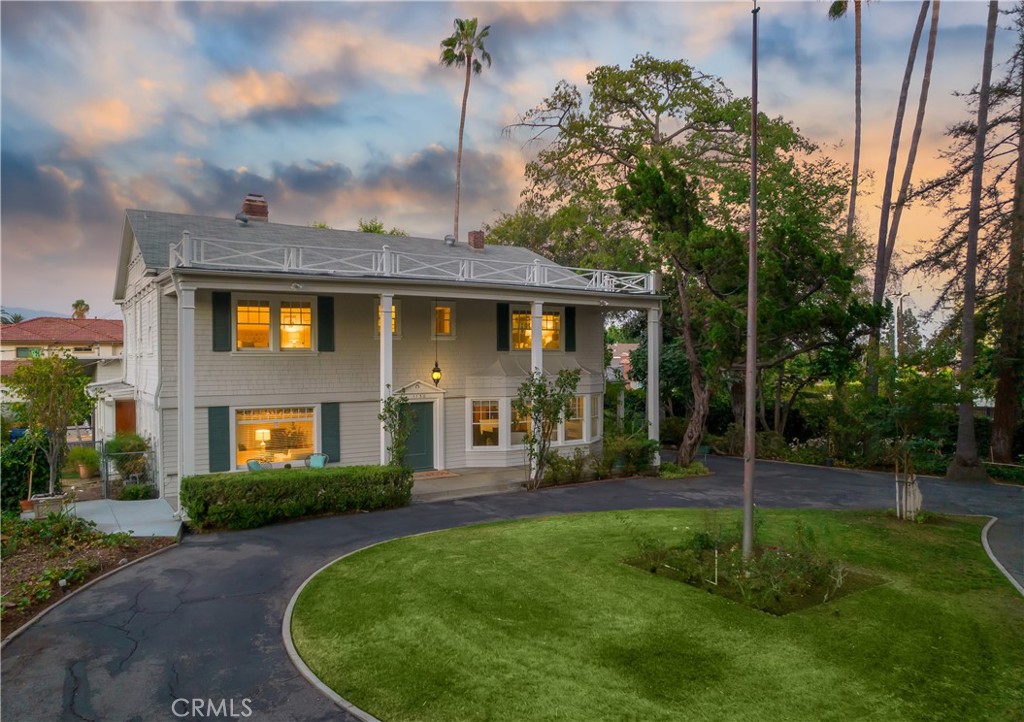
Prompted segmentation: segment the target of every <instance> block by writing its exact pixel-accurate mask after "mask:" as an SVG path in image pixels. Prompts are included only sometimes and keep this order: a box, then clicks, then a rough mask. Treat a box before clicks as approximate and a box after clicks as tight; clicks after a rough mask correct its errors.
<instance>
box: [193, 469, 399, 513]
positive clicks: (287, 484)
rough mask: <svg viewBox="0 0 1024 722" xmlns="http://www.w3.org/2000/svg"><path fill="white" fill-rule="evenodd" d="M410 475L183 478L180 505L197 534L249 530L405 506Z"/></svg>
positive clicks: (316, 472)
mask: <svg viewBox="0 0 1024 722" xmlns="http://www.w3.org/2000/svg"><path fill="white" fill-rule="evenodd" d="M411 497H412V472H411V471H409V470H408V469H404V468H401V467H397V466H333V467H327V468H324V469H269V470H266V471H249V472H238V473H220V474H203V475H199V476H189V477H186V478H185V479H183V480H182V482H181V505H182V506H183V507H184V508H185V509H187V510H188V515H189V518H190V519H191V520H192V523H193V524H194V525H195V526H196V527H197V528H199V529H211V528H212V529H251V528H253V527H257V526H263V525H264V524H272V523H273V522H277V521H282V520H285V519H297V518H300V517H304V516H314V515H317V514H337V513H340V512H346V511H371V510H373V509H391V508H394V507H399V506H405V505H406V504H408V503H409V500H410V498H411Z"/></svg>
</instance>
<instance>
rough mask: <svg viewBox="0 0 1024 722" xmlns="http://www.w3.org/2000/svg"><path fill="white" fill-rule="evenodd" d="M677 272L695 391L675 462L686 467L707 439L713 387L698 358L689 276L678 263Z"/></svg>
mask: <svg viewBox="0 0 1024 722" xmlns="http://www.w3.org/2000/svg"><path fill="white" fill-rule="evenodd" d="M676 273H677V274H678V278H679V280H678V281H677V282H676V285H677V287H678V289H679V306H680V310H681V311H682V316H683V324H682V326H683V329H682V330H683V333H682V337H683V349H684V350H685V352H686V360H687V361H688V362H689V365H690V390H691V391H692V392H693V411H692V412H691V413H690V420H689V421H688V422H687V423H686V432H685V433H684V434H683V440H682V442H681V443H680V444H679V453H678V454H677V457H676V463H678V464H679V465H680V466H687V465H688V464H690V463H692V462H693V459H694V457H695V456H696V455H697V449H698V447H699V446H700V442H701V441H702V440H703V439H704V429H705V427H706V426H707V421H708V408H709V407H710V405H711V387H710V385H709V384H708V382H707V379H706V378H705V376H704V372H703V370H702V369H701V365H700V359H698V358H697V349H696V346H695V345H694V343H693V326H692V321H693V311H692V309H691V307H690V299H689V296H687V295H686V294H687V290H686V282H687V279H688V276H687V274H686V272H685V271H684V270H683V269H682V268H681V267H680V266H679V264H678V263H677V264H676Z"/></svg>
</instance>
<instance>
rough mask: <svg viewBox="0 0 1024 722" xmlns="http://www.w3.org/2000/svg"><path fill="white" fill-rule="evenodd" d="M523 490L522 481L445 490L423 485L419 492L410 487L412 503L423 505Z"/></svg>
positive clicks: (450, 487) (454, 486) (414, 487)
mask: <svg viewBox="0 0 1024 722" xmlns="http://www.w3.org/2000/svg"><path fill="white" fill-rule="evenodd" d="M446 481H451V480H446ZM524 488H525V484H524V483H523V482H522V481H501V482H492V483H489V484H484V485H479V486H458V485H448V486H447V487H446V488H438V487H437V486H435V485H431V486H427V485H426V484H424V485H423V486H422V487H421V489H419V490H418V489H417V488H416V485H415V484H414V485H413V487H412V503H413V504H425V503H428V502H431V501H449V500H451V499H467V498H469V497H473V496H487V495H489V494H505V493H508V492H510V491H522V490H523V489H524Z"/></svg>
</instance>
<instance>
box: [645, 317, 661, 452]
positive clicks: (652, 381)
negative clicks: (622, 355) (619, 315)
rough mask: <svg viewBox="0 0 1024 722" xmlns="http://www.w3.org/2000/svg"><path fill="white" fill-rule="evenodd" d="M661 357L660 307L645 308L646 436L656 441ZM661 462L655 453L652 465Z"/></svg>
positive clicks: (659, 402) (658, 422)
mask: <svg viewBox="0 0 1024 722" xmlns="http://www.w3.org/2000/svg"><path fill="white" fill-rule="evenodd" d="M660 358H661V309H660V308H649V309H647V438H648V439H653V440H655V441H658V440H659V438H660V436H661V425H660V419H659V415H660V411H661V399H660V398H659V396H660V394H659V390H660V387H661V382H660V379H659V377H658V362H659V360H660ZM660 464H661V454H655V456H654V465H655V466H659V465H660Z"/></svg>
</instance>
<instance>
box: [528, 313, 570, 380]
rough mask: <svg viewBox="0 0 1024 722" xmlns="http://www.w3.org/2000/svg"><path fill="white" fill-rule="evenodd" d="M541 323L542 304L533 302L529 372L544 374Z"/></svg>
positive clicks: (542, 321)
mask: <svg viewBox="0 0 1024 722" xmlns="http://www.w3.org/2000/svg"><path fill="white" fill-rule="evenodd" d="M543 323H544V304H543V303H541V302H540V301H534V302H533V310H532V313H531V318H530V370H531V371H533V372H534V373H536V372H538V371H539V372H541V373H544V334H543V332H542V330H541V326H542V325H543ZM563 333H564V329H563Z"/></svg>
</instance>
